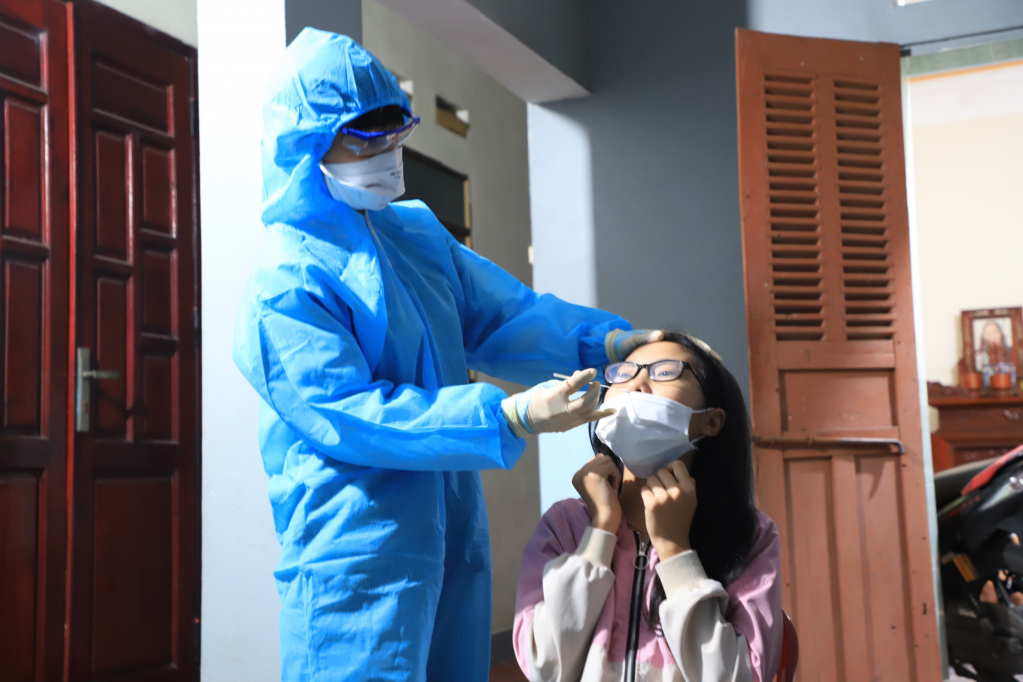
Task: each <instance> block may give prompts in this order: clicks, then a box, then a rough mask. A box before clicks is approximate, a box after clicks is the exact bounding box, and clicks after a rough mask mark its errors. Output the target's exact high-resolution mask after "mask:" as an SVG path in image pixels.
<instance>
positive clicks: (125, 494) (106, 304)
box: [69, 1, 198, 681]
mask: <svg viewBox="0 0 1023 682" xmlns="http://www.w3.org/2000/svg"><path fill="white" fill-rule="evenodd" d="M75 57H76V67H77V68H76V90H77V95H78V102H77V107H78V108H77V128H78V136H77V151H78V164H79V170H80V173H79V176H78V179H79V185H78V187H79V189H78V191H79V196H80V200H81V204H80V206H81V211H80V213H79V225H78V239H77V246H78V254H77V259H76V263H77V273H76V283H77V284H76V287H77V288H76V303H77V325H76V327H77V329H76V337H77V340H76V346H78V347H80V348H86V349H88V350H89V351H90V355H91V362H90V367H89V369H90V370H97V371H102V372H116V373H117V375H118V376H117V378H107V379H101V380H97V381H91V382H89V383H90V384H91V386H89V387H87V388H86V389H85V390H88V391H90V392H91V409H90V415H89V419H88V420H86V421H85V423H84V424H82V425H81V426H79V427H78V431H79V432H78V433H77V435H76V438H75V467H74V491H73V492H74V518H75V526H74V534H73V542H72V586H71V621H70V624H71V630H70V649H69V651H70V661H69V669H70V679H71V680H72V681H74V680H87V679H89V680H92V679H98V678H103V679H107V678H111V679H113V678H114V677H116V679H119V680H133V681H134V680H168V681H170V680H174V681H177V680H195V679H198V665H197V662H198V659H197V656H198V652H197V650H196V641H197V637H196V629H195V618H196V616H197V613H198V600H197V587H198V582H197V576H198V563H197V540H198V527H197V520H198V515H197V508H196V504H197V500H196V474H197V470H196V464H197V462H196V455H197V452H196V450H197V448H196V436H197V433H196V422H197V414H196V408H197V395H196V382H197V374H196V337H195V328H194V324H193V319H194V317H193V315H194V312H195V306H196V297H195V293H196V291H195V269H194V268H195V253H194V246H195V243H194V238H195V229H194V228H195V225H194V222H193V220H194V216H195V214H194V205H193V204H194V202H193V195H192V193H193V148H192V144H193V138H192V133H191V127H192V122H191V117H190V110H191V107H190V98H191V96H192V83H193V81H192V74H193V72H192V67H193V60H192V59H190V57H189V50H188V49H187V48H185V47H184V46H181V45H179V44H177V43H175V42H173V41H170V40H161V39H159V38H158V37H153V36H151V35H149V34H148V33H147V31H146V30H145V27H144V26H142V25H141V24H139V23H137V22H134V21H131V20H128V19H126V18H125V17H123V16H121V15H119V14H117V13H116V12H113V11H111V10H109V9H107V8H104V7H102V6H100V5H97V4H94V3H91V2H84V1H82V2H77V3H76V4H75ZM83 362H84V361H83Z"/></svg>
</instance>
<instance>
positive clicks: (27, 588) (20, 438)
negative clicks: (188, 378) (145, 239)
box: [0, 0, 69, 682]
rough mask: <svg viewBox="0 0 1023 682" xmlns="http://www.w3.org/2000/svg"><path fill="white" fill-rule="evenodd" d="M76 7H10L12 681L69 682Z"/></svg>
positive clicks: (7, 449)
mask: <svg viewBox="0 0 1023 682" xmlns="http://www.w3.org/2000/svg"><path fill="white" fill-rule="evenodd" d="M66 50H67V21H66V7H65V6H64V4H63V3H61V2H56V1H44V0H36V1H32V2H29V1H26V0H17V1H15V0H0V110H2V117H0V139H2V148H0V178H2V180H0V183H2V184H0V188H2V191H0V227H2V230H0V351H2V354H0V388H2V391H3V410H2V414H0V680H3V682H30V681H32V682H37V681H39V680H49V681H55V680H59V679H60V676H61V673H62V669H61V660H62V658H61V657H62V654H63V641H64V640H63V635H64V605H65V602H64V579H65V571H64V569H65V555H66V551H65V546H66V535H65V525H66V523H65V518H66V512H65V509H66V508H65V498H66V494H67V491H66V489H65V467H66V459H65V452H66V448H67V428H66V427H67V420H68V372H67V367H68V334H67V328H68V298H69V291H68V235H69V223H68V220H69V210H68V97H67V88H68V76H67V64H68V58H67V51H66Z"/></svg>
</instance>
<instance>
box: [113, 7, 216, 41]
mask: <svg viewBox="0 0 1023 682" xmlns="http://www.w3.org/2000/svg"><path fill="white" fill-rule="evenodd" d="M98 2H101V3H102V4H104V5H107V6H108V7H113V8H114V9H116V10H117V11H118V12H121V13H123V14H127V15H128V16H129V17H132V18H133V19H138V20H139V21H141V22H142V23H144V24H149V25H150V26H152V27H153V28H155V29H158V30H160V31H163V32H164V33H167V34H168V35H171V36H174V37H175V38H177V39H178V40H180V41H181V42H183V43H186V44H188V45H191V46H192V47H197V46H198V45H199V33H198V26H197V22H196V0H98Z"/></svg>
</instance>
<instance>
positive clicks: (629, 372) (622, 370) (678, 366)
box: [604, 360, 706, 393]
mask: <svg viewBox="0 0 1023 682" xmlns="http://www.w3.org/2000/svg"><path fill="white" fill-rule="evenodd" d="M641 369H645V370H646V371H647V374H649V375H650V380H651V381H674V380H675V379H678V378H679V377H681V376H682V374H683V373H684V372H685V371H686V370H687V369H688V370H689V371H690V372H692V373H693V376H694V377H696V383H698V384H699V385H700V389H703V382H702V381H700V375H698V374H697V373H696V372H695V371H694V370H693V366H692V365H691V364H689V363H688V362H686V361H685V360H658V361H657V362H651V363H650V364H649V365H641V364H639V363H637V362H616V363H614V364H613V365H608V366H607V367H605V368H604V380H605V381H606V382H607V383H608V384H610V385H612V386H614V385H615V384H624V383H626V382H627V381H632V379H633V378H635V376H636V375H637V374H639V371H640V370H641ZM704 393H706V392H704Z"/></svg>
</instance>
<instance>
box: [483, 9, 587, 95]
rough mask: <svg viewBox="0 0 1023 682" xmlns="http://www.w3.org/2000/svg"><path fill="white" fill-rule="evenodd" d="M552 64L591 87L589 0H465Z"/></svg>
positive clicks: (585, 85)
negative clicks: (587, 28) (589, 68)
mask: <svg viewBox="0 0 1023 682" xmlns="http://www.w3.org/2000/svg"><path fill="white" fill-rule="evenodd" d="M466 1H467V2H468V3H469V4H470V5H472V6H473V7H475V8H476V9H478V10H479V11H480V12H482V13H483V14H485V15H487V16H488V17H489V18H490V19H491V21H493V22H494V23H496V24H500V25H501V27H502V28H504V29H505V30H506V31H508V32H509V33H511V34H512V35H513V36H515V37H516V38H518V39H519V40H520V41H522V43H524V44H525V45H526V46H528V47H529V48H530V49H532V50H533V51H534V52H536V53H537V54H539V55H540V56H541V57H543V58H544V59H545V60H547V61H548V62H550V64H551V65H552V66H554V67H555V68H557V69H559V70H560V71H561V72H562V73H564V74H565V75H566V76H568V77H569V78H571V79H572V80H574V81H575V82H576V83H578V84H579V85H581V86H583V87H584V88H589V72H588V67H587V63H588V58H587V54H586V52H587V47H586V46H587V37H586V36H587V31H586V21H587V17H588V16H589V15H590V13H591V12H592V9H591V8H590V6H589V3H587V1H586V0H515V1H514V2H507V1H506V0H466Z"/></svg>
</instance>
